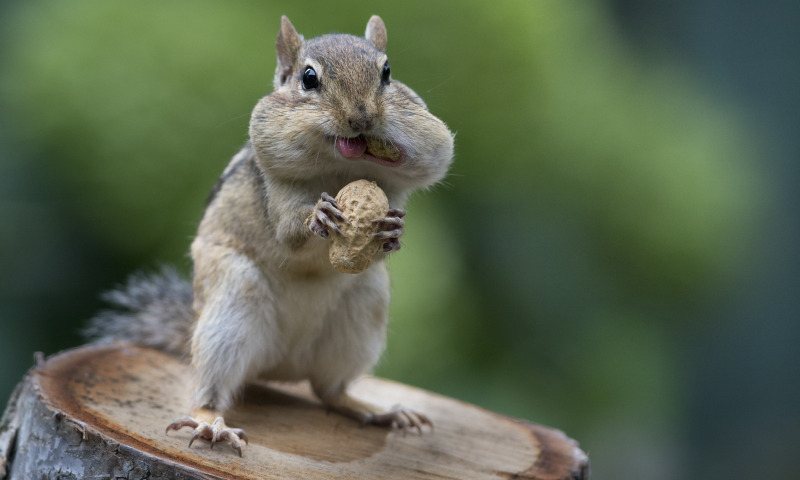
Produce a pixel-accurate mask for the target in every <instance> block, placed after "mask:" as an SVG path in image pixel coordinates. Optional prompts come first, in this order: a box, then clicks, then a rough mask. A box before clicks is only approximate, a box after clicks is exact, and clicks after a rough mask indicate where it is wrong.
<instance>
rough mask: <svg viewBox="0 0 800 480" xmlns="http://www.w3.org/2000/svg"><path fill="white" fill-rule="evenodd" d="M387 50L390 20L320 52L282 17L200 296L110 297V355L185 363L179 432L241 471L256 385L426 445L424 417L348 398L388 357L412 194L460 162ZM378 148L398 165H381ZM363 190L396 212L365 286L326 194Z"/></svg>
mask: <svg viewBox="0 0 800 480" xmlns="http://www.w3.org/2000/svg"><path fill="white" fill-rule="evenodd" d="M386 41H387V36H386V27H385V25H384V22H383V20H381V18H380V17H378V16H373V17H372V18H370V20H369V22H368V23H367V28H366V34H365V36H364V38H361V37H357V36H353V35H345V34H329V35H323V36H321V37H318V38H314V39H311V40H304V38H303V37H302V36H301V35H300V34H298V33H297V31H296V30H295V28H294V26H293V25H292V23H291V22H290V21H289V19H288V18H287V17H285V16H284V17H282V18H281V26H280V32H279V33H278V38H277V42H276V50H277V57H278V64H277V69H276V71H275V78H274V85H273V87H274V90H273V92H272V93H271V94H269V95H267V96H266V97H264V98H262V99H261V100H260V101H259V102H258V104H257V105H256V107H255V109H254V110H253V113H252V117H251V120H250V132H249V133H250V141H249V142H248V143H247V144H246V145H245V146H244V147H243V148H242V149H241V150H240V151H239V152H238V153H237V154H236V155H235V156H234V157H233V159H232V160H231V162H230V163H229V164H228V166H227V168H225V170H224V171H223V173H222V176H221V177H220V178H219V180H218V182H217V183H216V185H215V186H214V187H213V189H212V192H211V195H210V198H209V200H208V203H207V206H206V210H205V214H204V216H203V219H202V221H201V222H200V225H199V227H198V231H197V236H196V238H195V239H194V241H193V243H192V245H191V255H192V260H193V266H194V271H193V277H192V282H191V284H189V282H188V281H185V280H182V279H181V278H180V277H179V276H178V275H177V274H175V273H174V271H169V270H165V271H164V272H161V273H159V274H156V275H152V276H145V275H141V274H140V275H134V276H133V277H132V278H131V279H130V280H129V282H128V284H127V285H126V286H124V287H122V288H121V289H119V290H116V291H112V292H110V293H108V294H107V295H106V299H107V300H109V301H110V302H111V303H113V304H114V305H115V306H116V307H119V310H109V311H105V312H102V313H101V314H99V315H98V316H97V317H95V318H94V319H93V320H92V321H91V322H90V326H89V327H88V329H87V331H88V333H89V334H90V335H91V336H93V337H94V338H95V340H96V341H99V342H117V341H127V342H132V343H135V344H139V345H142V346H148V347H153V348H159V349H161V350H164V351H166V352H169V353H172V354H175V355H179V356H182V355H187V354H188V356H189V357H190V358H191V364H192V367H193V373H194V378H193V380H194V381H193V397H192V405H193V407H192V409H191V412H190V413H189V416H187V417H185V418H181V419H178V420H176V421H175V422H173V423H172V424H170V425H169V426H167V432H169V431H170V430H179V429H181V428H183V427H186V426H188V427H190V428H193V429H194V432H193V434H192V437H191V440H190V442H189V446H191V445H192V442H193V441H194V440H195V439H197V438H202V439H205V440H207V441H209V442H211V445H212V446H213V445H214V443H216V442H226V443H228V444H229V445H230V446H231V447H232V448H233V449H234V450H236V451H237V452H238V453H239V455H240V456H241V454H242V446H243V442H245V443H246V441H247V436H246V434H245V432H244V430H243V429H240V428H230V427H228V426H227V425H226V424H225V420H224V414H225V412H226V411H228V410H229V409H230V408H231V407H232V405H233V403H234V400H235V398H236V394H237V393H238V392H240V391H241V389H242V388H243V386H244V384H245V382H247V381H248V380H250V379H266V380H278V381H301V380H309V381H310V384H311V387H312V389H313V392H314V393H315V394H316V395H317V396H318V397H319V398H320V400H321V401H322V402H323V403H324V404H325V405H326V406H327V407H329V408H331V409H333V410H335V411H337V412H340V413H342V414H344V415H346V416H348V417H352V418H353V419H356V420H358V421H360V422H364V423H369V424H376V425H384V426H387V427H390V428H399V429H402V430H410V429H414V430H418V431H419V432H420V433H421V432H422V430H423V427H425V426H429V427H430V426H432V423H431V421H430V420H429V419H428V418H427V417H426V416H425V415H423V414H421V413H417V412H414V411H411V410H409V409H406V408H403V407H396V408H393V409H391V410H384V409H381V408H379V407H376V406H374V405H370V404H367V403H364V402H362V401H359V400H357V399H355V398H353V397H351V396H350V395H349V394H348V392H347V387H348V384H350V383H351V382H352V381H353V380H354V379H356V378H357V377H358V376H360V375H361V374H363V373H364V372H366V371H368V370H369V369H370V368H371V367H373V366H374V365H375V363H376V362H377V361H378V358H379V357H380V355H381V353H382V351H383V349H384V347H385V343H386V340H385V337H386V327H387V308H388V305H389V275H388V273H387V270H386V266H385V262H383V261H382V260H383V258H384V257H385V256H386V255H387V254H388V253H390V252H393V251H395V250H397V249H399V248H400V237H401V236H402V234H403V229H404V222H405V220H404V216H405V211H404V210H402V207H403V205H404V203H405V201H406V199H407V197H408V196H409V194H410V193H411V192H413V191H415V190H417V189H422V188H427V187H430V186H432V185H434V184H435V183H437V182H438V181H440V180H441V179H442V178H443V177H444V175H445V174H446V173H447V170H448V167H449V165H450V163H451V162H452V156H453V135H452V134H451V133H450V131H449V130H448V128H447V127H446V126H445V124H444V123H443V122H442V121H441V120H439V119H438V118H436V117H435V116H433V115H432V114H431V113H429V111H428V109H427V107H426V105H425V103H424V102H423V101H422V100H421V99H420V97H419V96H418V95H417V94H416V93H414V92H413V91H412V90H411V89H410V88H408V87H407V86H405V85H404V84H402V83H400V82H398V81H396V80H395V79H394V78H393V77H392V75H391V71H390V68H389V61H388V59H387V56H386V53H385V52H386ZM376 139H377V140H380V141H381V142H383V143H385V144H390V145H392V146H393V147H394V150H393V151H394V152H395V153H396V155H393V156H391V157H382V156H381V153H379V152H378V151H377V149H376V151H375V152H373V151H371V150H370V149H369V145H370V144H373V143H374V142H373V141H374V140H376ZM398 152H399V153H398ZM356 179H368V180H371V181H375V182H377V185H378V186H380V187H381V188H382V189H383V190H384V191H385V193H386V195H387V197H388V199H389V205H390V210H389V212H388V213H387V215H386V216H385V217H383V218H376V219H374V222H375V223H376V224H377V225H379V229H378V232H377V233H376V235H377V236H378V237H379V238H380V239H381V241H383V248H382V252H381V253H379V258H377V259H376V261H375V262H374V263H373V264H372V265H371V266H370V267H369V268H368V269H367V270H366V271H365V272H363V273H360V274H356V275H353V274H343V273H339V272H337V271H335V270H334V269H333V268H332V267H331V264H330V262H329V260H328V243H329V239H330V238H331V236H332V235H337V234H338V231H339V228H338V225H339V224H340V223H339V222H341V221H343V220H344V218H343V215H342V212H341V211H340V209H339V205H337V203H336V201H335V200H334V198H333V197H331V196H330V195H329V194H328V193H326V192H334V193H335V192H336V191H338V190H339V189H340V188H342V187H343V186H344V185H346V184H348V183H349V182H351V181H353V180H356Z"/></svg>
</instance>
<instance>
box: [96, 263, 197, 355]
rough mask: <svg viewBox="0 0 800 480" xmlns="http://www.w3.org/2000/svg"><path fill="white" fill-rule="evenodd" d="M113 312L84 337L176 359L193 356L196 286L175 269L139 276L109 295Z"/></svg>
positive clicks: (106, 297)
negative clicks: (193, 305)
mask: <svg viewBox="0 0 800 480" xmlns="http://www.w3.org/2000/svg"><path fill="white" fill-rule="evenodd" d="M103 299H104V300H105V301H107V302H108V303H110V304H111V305H112V306H113V308H112V309H109V310H105V311H102V312H100V313H99V314H98V315H97V316H96V317H94V318H93V319H91V320H90V321H89V325H88V327H86V329H85V330H84V335H85V336H86V337H87V338H89V339H90V340H91V341H93V342H96V343H114V342H127V343H133V344H135V345H139V346H143V347H151V348H155V349H158V350H162V351H164V352H167V353H170V354H172V355H176V356H186V355H188V353H189V342H190V338H191V331H192V324H193V321H194V310H193V309H192V285H191V284H190V283H189V282H188V281H187V280H185V279H184V278H182V277H181V276H180V275H179V274H178V273H177V272H176V271H175V269H173V268H170V267H164V268H162V269H161V271H160V272H157V273H154V274H146V273H142V272H139V273H135V274H133V275H131V276H130V278H129V279H128V282H127V283H126V284H125V285H123V286H122V287H120V288H118V289H116V290H112V291H110V292H106V293H105V294H103Z"/></svg>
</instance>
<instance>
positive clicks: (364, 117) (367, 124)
mask: <svg viewBox="0 0 800 480" xmlns="http://www.w3.org/2000/svg"><path fill="white" fill-rule="evenodd" d="M376 116H377V112H375V111H374V109H371V108H368V107H367V105H366V104H364V102H356V104H355V105H353V109H352V110H351V111H350V112H349V115H348V116H347V123H348V125H350V128H352V129H353V130H354V131H356V132H358V133H364V132H367V131H369V130H371V129H372V127H373V126H375V117H376Z"/></svg>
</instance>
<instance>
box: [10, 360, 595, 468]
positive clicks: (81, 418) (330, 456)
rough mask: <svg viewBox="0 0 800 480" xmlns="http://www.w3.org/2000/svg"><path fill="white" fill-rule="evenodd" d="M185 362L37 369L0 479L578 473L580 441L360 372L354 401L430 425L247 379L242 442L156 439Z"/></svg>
mask: <svg viewBox="0 0 800 480" xmlns="http://www.w3.org/2000/svg"><path fill="white" fill-rule="evenodd" d="M189 382H190V367H189V366H188V365H187V364H185V363H183V362H181V361H179V360H177V359H175V358H173V357H170V356H167V355H164V354H162V353H160V352H157V351H153V350H147V349H140V348H135V347H125V346H105V347H98V346H91V347H82V348H79V349H75V350H70V351H67V352H63V353H61V354H58V355H56V356H54V357H51V358H50V359H48V360H47V361H44V362H42V363H41V364H39V365H38V366H36V367H35V368H34V369H33V370H32V371H31V372H30V373H29V375H28V376H27V377H26V379H25V381H24V382H23V384H22V385H21V387H20V388H18V389H17V391H16V392H15V395H14V397H13V398H12V400H11V402H10V404H9V408H8V409H7V411H6V415H5V416H4V418H3V423H2V426H1V428H2V429H1V430H0V477H2V472H3V471H4V470H7V474H8V478H10V479H17V478H19V479H28V478H98V479H99V478H126V479H140V478H141V479H144V478H147V479H160V478H174V479H184V478H185V479H197V478H204V479H205V478H221V479H234V478H236V479H323V478H324V479H328V478H370V479H384V478H385V479H388V478H414V479H429V478H430V479H433V478H436V479H490V478H491V479H497V478H516V479H542V480H558V479H585V478H588V476H589V473H588V472H589V467H588V460H587V458H586V455H585V454H584V453H583V452H582V451H581V450H580V449H579V448H578V445H577V443H575V442H574V441H573V440H570V439H569V438H567V437H566V436H565V435H564V434H563V433H561V432H560V431H558V430H554V429H551V428H548V427H544V426H541V425H536V424H532V423H528V422H524V421H519V420H514V419H511V418H508V417H504V416H501V415H498V414H495V413H492V412H489V411H487V410H484V409H481V408H479V407H476V406H473V405H469V404H466V403H463V402H460V401H457V400H454V399H451V398H447V397H443V396H440V395H436V394H433V393H430V392H427V391H424V390H420V389H417V388H413V387H409V386H406V385H402V384H399V383H395V382H391V381H387V380H382V379H378V378H372V377H364V378H362V379H360V380H358V381H357V382H355V383H354V384H353V385H352V386H351V392H352V393H353V394H354V396H355V397H357V398H360V399H362V400H366V401H369V402H372V403H374V404H377V405H382V406H385V407H391V406H393V405H394V404H396V403H402V404H403V405H404V406H406V407H410V408H412V409H414V410H417V411H420V412H423V413H425V414H426V415H427V416H428V417H429V418H430V419H431V420H432V421H433V423H434V424H435V430H434V431H432V432H430V431H426V432H425V433H424V434H422V435H419V434H417V433H408V434H405V435H404V434H403V433H402V432H397V431H391V430H387V429H384V428H381V427H374V426H360V425H359V424H358V423H356V422H354V421H353V420H350V419H348V418H345V417H343V416H340V415H338V414H335V413H328V412H326V410H325V408H324V407H323V406H322V405H321V404H320V402H319V401H317V400H316V399H315V398H314V397H313V395H311V393H310V391H309V388H308V387H307V385H305V384H300V385H283V384H272V383H270V384H266V383H263V384H253V385H250V386H248V388H247V389H246V391H245V392H244V394H243V396H242V399H241V402H240V403H239V404H238V406H237V407H236V408H235V409H234V410H232V411H231V412H230V413H229V414H228V415H227V416H226V422H227V423H228V425H229V426H233V427H241V428H244V429H245V430H246V432H247V434H248V437H249V440H250V443H249V445H248V446H247V447H246V448H245V449H244V452H243V454H244V455H243V457H242V458H240V457H239V456H238V455H237V454H236V453H235V452H234V451H233V450H231V449H230V448H229V447H228V446H227V445H223V444H218V445H216V446H215V448H213V449H211V448H209V444H208V443H206V442H203V441H199V440H198V441H196V442H195V443H194V444H193V445H192V447H191V448H189V447H188V446H187V444H188V442H189V438H190V436H191V431H190V429H184V430H181V431H179V432H170V433H169V434H166V433H165V431H164V430H165V428H166V426H167V425H168V424H169V423H170V422H172V421H173V420H175V419H177V418H179V417H182V416H184V415H186V414H187V412H188V411H189V392H190V388H189Z"/></svg>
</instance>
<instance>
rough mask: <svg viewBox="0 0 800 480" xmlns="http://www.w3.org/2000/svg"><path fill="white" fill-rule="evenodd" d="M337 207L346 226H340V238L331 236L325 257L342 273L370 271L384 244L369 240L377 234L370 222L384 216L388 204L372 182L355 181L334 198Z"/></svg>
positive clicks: (374, 239) (375, 239)
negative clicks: (344, 219) (368, 269)
mask: <svg viewBox="0 0 800 480" xmlns="http://www.w3.org/2000/svg"><path fill="white" fill-rule="evenodd" d="M336 203H338V204H339V208H340V209H341V211H342V213H343V214H344V216H345V217H347V220H348V222H347V223H345V222H341V223H340V224H339V228H340V229H341V230H342V234H334V235H331V245H330V249H329V251H328V257H329V258H330V261H331V265H333V268H335V269H336V270H338V271H340V272H342V273H361V272H363V271H364V270H366V269H367V268H369V266H370V265H371V264H372V260H373V259H374V258H375V255H376V254H377V253H378V251H380V249H381V246H382V244H383V240H381V239H379V238H375V237H373V236H372V234H373V233H375V232H377V231H378V226H377V225H376V224H374V223H372V220H375V219H378V218H383V217H385V216H386V213H387V212H388V210H389V200H388V199H387V198H386V194H385V193H383V190H381V189H380V187H378V185H376V184H375V182H370V181H368V180H356V181H355V182H352V183H349V184H347V185H345V187H344V188H342V189H341V190H340V191H339V193H338V194H336Z"/></svg>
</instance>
